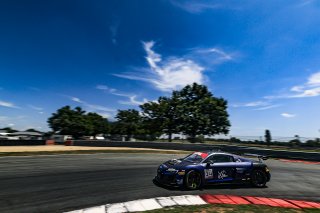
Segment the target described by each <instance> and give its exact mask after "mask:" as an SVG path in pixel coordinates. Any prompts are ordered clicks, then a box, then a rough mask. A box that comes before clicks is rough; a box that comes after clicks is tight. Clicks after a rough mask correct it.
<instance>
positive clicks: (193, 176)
mask: <svg viewBox="0 0 320 213" xmlns="http://www.w3.org/2000/svg"><path fill="white" fill-rule="evenodd" d="M201 182H202V181H201V174H200V173H199V172H197V171H194V170H191V171H189V172H188V173H187V174H186V176H185V181H184V183H185V187H186V188H187V189H191V190H195V189H199V188H200V186H201Z"/></svg>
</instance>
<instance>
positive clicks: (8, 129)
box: [0, 127, 18, 133]
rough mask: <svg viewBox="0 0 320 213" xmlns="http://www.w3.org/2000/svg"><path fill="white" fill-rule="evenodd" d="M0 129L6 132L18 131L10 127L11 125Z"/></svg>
mask: <svg viewBox="0 0 320 213" xmlns="http://www.w3.org/2000/svg"><path fill="white" fill-rule="evenodd" d="M0 130H3V131H6V132H7V133H14V132H18V130H15V129H12V128H11V127H5V128H2V129H0Z"/></svg>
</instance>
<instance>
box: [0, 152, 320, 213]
mask: <svg viewBox="0 0 320 213" xmlns="http://www.w3.org/2000/svg"><path fill="white" fill-rule="evenodd" d="M177 157H178V156H177V155H172V154H169V155H168V154H119V153H118V154H88V155H55V156H32V157H31V156H29V157H1V158H0V212H2V213H3V212H33V213H35V212H63V211H68V210H75V209H80V208H86V207H91V206H96V205H102V204H106V203H115V202H122V201H129V200H135V199H140V198H151V197H159V196H172V195H182V194H206V193H210V194H229V195H248V196H250V195H252V196H263V197H275V198H288V199H303V200H310V201H318V202H319V201H320V165H319V164H318V165H309V164H303V163H287V162H281V161H277V160H268V161H267V164H268V166H269V168H270V169H271V174H272V178H271V182H269V183H268V184H267V186H268V187H267V188H262V189H258V188H252V187H251V186H249V185H215V186H208V187H205V188H204V189H203V190H197V191H183V190H179V189H167V188H162V187H158V186H156V185H155V184H153V182H152V179H153V177H154V175H155V172H156V169H157V166H158V165H159V164H160V163H161V162H163V161H165V160H168V159H170V158H177Z"/></svg>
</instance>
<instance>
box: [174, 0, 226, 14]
mask: <svg viewBox="0 0 320 213" xmlns="http://www.w3.org/2000/svg"><path fill="white" fill-rule="evenodd" d="M170 2H171V4H172V5H174V6H176V7H178V8H180V9H182V10H185V11H187V12H189V13H201V12H203V11H205V10H209V9H211V10H212V9H217V8H220V7H221V6H222V5H221V4H217V3H214V2H213V1H206V2H204V1H199V0H193V1H190V0H189V1H181V0H171V1H170Z"/></svg>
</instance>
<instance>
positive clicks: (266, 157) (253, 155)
mask: <svg viewBox="0 0 320 213" xmlns="http://www.w3.org/2000/svg"><path fill="white" fill-rule="evenodd" d="M243 155H244V156H249V157H257V158H258V159H259V161H260V162H263V161H264V160H268V159H269V157H268V156H264V155H258V154H250V153H244V154H243Z"/></svg>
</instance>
